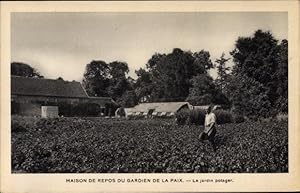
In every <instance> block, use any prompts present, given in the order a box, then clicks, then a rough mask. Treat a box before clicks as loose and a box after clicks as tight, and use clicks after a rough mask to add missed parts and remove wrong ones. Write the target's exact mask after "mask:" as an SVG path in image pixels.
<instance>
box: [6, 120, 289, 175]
mask: <svg viewBox="0 0 300 193" xmlns="http://www.w3.org/2000/svg"><path fill="white" fill-rule="evenodd" d="M202 129H203V127H202V126H197V125H177V124H176V123H175V122H174V120H173V119H144V120H125V119H105V118H56V119H41V118H34V117H20V116H12V128H11V130H12V137H11V143H12V162H11V163H12V172H14V173H193V172H195V173H210V172H217V173H233V172H237V173H254V172H264V173H265V172H269V173H271V172H272V173H273V172H288V122H287V121H272V122H270V121H269V122H249V121H246V122H243V123H239V124H237V123H230V124H224V125H219V126H218V127H217V135H216V140H217V144H218V147H217V148H218V149H217V151H216V152H214V151H213V150H212V147H211V146H210V144H209V143H208V142H207V143H206V142H200V141H199V140H198V138H197V137H198V135H199V133H200V132H201V131H202Z"/></svg>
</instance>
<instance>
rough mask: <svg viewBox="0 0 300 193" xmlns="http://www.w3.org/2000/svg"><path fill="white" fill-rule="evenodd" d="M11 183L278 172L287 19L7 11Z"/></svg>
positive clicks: (282, 168)
mask: <svg viewBox="0 0 300 193" xmlns="http://www.w3.org/2000/svg"><path fill="white" fill-rule="evenodd" d="M10 30H11V33H10V35H11V39H10V41H11V58H10V60H11V61H10V88H11V91H10V92H11V95H10V99H11V101H10V102H11V173H15V174H24V173H25V174H30V173H288V172H289V156H288V154H289V148H288V145H289V140H288V138H289V135H288V134H289V133H288V121H289V119H288V117H289V116H288V68H289V60H288V55H289V53H288V44H289V38H288V14H287V12H275V11H274V12H255V11H254V12H253V11H252V12H250V11H249V12H84V13H83V12H13V13H11V29H10Z"/></svg>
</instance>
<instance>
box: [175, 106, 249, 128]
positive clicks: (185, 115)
mask: <svg viewBox="0 0 300 193" xmlns="http://www.w3.org/2000/svg"><path fill="white" fill-rule="evenodd" d="M214 113H215V115H216V119H217V124H225V123H241V122H244V117H243V116H240V115H235V114H233V113H231V112H230V111H228V110H216V111H214ZM175 116H176V122H177V124H179V125H204V120H205V110H200V109H193V110H183V111H180V112H178V113H176V114H175Z"/></svg>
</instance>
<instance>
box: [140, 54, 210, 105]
mask: <svg viewBox="0 0 300 193" xmlns="http://www.w3.org/2000/svg"><path fill="white" fill-rule="evenodd" d="M210 68H212V62H211V61H210V55H209V53H208V52H207V51H204V50H202V51H200V52H196V53H192V52H189V51H183V50H181V49H179V48H175V49H173V51H172V52H171V53H169V54H158V53H155V54H154V55H153V56H152V57H151V58H150V59H149V61H148V63H147V64H146V69H140V70H138V71H136V73H137V75H138V79H137V84H136V90H137V95H138V98H139V99H140V100H141V99H142V100H147V101H184V100H185V99H186V98H187V96H188V95H189V89H190V87H191V86H192V83H191V79H192V78H193V77H194V76H196V75H198V74H207V70H208V69H210Z"/></svg>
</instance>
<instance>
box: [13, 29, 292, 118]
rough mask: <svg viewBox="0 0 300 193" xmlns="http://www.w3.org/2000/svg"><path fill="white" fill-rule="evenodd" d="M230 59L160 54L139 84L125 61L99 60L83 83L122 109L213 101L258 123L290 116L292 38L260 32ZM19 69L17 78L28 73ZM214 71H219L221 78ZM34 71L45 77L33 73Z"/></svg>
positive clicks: (237, 47) (141, 71)
mask: <svg viewBox="0 0 300 193" xmlns="http://www.w3.org/2000/svg"><path fill="white" fill-rule="evenodd" d="M229 55H230V56H229V57H226V54H224V53H223V54H222V55H221V56H220V58H218V59H217V60H215V61H211V58H210V54H209V52H208V51H206V50H201V51H198V52H191V51H185V50H182V49H180V48H174V49H173V51H172V52H171V53H168V54H166V53H155V54H154V55H153V56H152V57H151V58H150V59H149V60H148V62H147V63H146V66H145V68H140V69H139V70H137V71H135V73H136V75H137V79H136V80H134V79H133V78H131V77H129V76H128V72H129V68H128V64H127V63H126V62H122V61H114V62H111V63H106V62H105V61H101V60H94V61H92V62H90V63H89V64H87V65H86V69H85V72H84V75H83V81H82V83H83V86H84V87H85V89H86V91H87V93H88V94H89V95H90V96H110V97H112V98H113V99H114V100H115V101H117V102H118V103H119V104H120V105H121V106H123V107H131V106H134V105H135V104H137V103H138V102H163V101H164V102H171V101H188V102H190V103H191V104H192V105H207V104H210V103H214V104H220V105H223V106H227V107H228V108H230V109H231V110H232V111H233V112H234V113H235V114H241V115H245V116H247V117H249V118H254V119H255V118H258V117H271V116H275V115H276V114H278V113H281V112H284V113H287V112H288V42H287V40H282V41H281V42H279V41H278V40H277V39H275V38H274V36H273V35H272V34H271V33H270V32H264V31H262V30H257V31H255V32H254V34H253V35H252V36H251V37H239V38H238V39H237V40H236V42H235V48H234V49H233V50H232V51H231V52H230V53H229ZM229 61H232V62H231V63H232V65H231V67H229V65H228V62H229ZM14 66H16V63H12V74H14V73H17V75H20V74H21V75H24V74H22V72H20V70H15V69H13V68H15V67H14ZM211 69H216V70H217V77H216V79H213V78H212V77H211V76H210V74H209V70H211ZM30 73H31V75H30V77H42V76H41V75H40V74H39V73H38V72H37V71H36V70H34V69H33V71H32V72H31V71H30Z"/></svg>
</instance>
